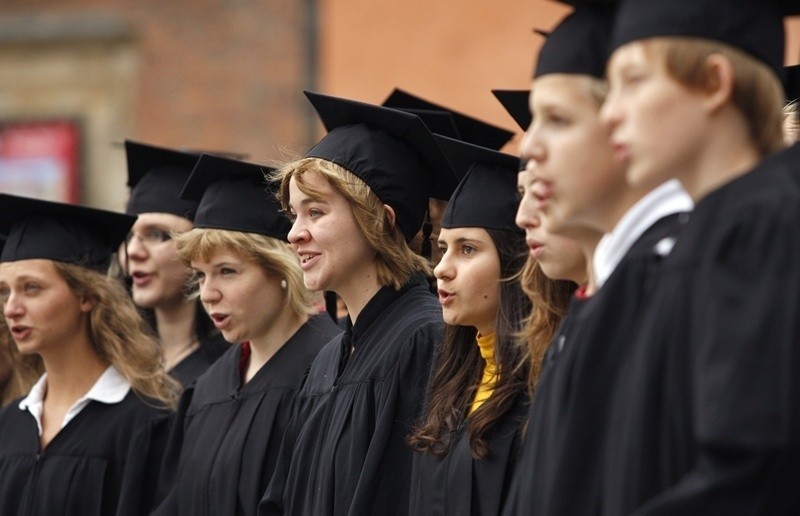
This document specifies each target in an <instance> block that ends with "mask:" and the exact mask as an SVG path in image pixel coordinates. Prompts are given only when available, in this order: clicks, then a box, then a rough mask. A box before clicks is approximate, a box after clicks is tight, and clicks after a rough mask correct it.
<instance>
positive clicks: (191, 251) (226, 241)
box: [173, 228, 317, 315]
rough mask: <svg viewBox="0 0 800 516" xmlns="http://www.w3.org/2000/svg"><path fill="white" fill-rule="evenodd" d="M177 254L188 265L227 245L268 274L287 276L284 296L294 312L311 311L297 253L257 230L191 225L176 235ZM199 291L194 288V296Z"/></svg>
mask: <svg viewBox="0 0 800 516" xmlns="http://www.w3.org/2000/svg"><path fill="white" fill-rule="evenodd" d="M173 239H174V240H175V244H176V247H177V249H178V257H179V258H180V260H181V261H183V263H185V264H186V265H187V266H190V265H191V262H192V260H203V261H208V260H209V259H211V257H212V255H213V254H214V253H215V252H217V251H219V250H220V249H227V250H230V251H231V252H232V253H234V254H235V255H236V256H239V257H240V258H242V259H244V260H250V261H252V262H255V263H257V264H258V265H260V266H261V267H262V268H263V269H264V270H266V271H267V272H269V273H271V274H276V275H278V276H280V277H281V278H282V279H285V280H286V298H287V302H288V304H289V307H290V308H291V310H292V311H293V312H294V313H295V314H296V315H310V314H314V313H316V312H317V310H316V309H315V308H314V294H313V293H312V292H311V291H309V290H308V289H307V288H306V287H305V285H304V283H303V271H302V270H301V269H300V264H299V262H298V257H297V254H295V252H294V251H293V250H292V248H291V247H290V246H289V244H288V243H286V242H284V241H282V240H279V239H277V238H272V237H269V236H266V235H260V234H257V233H245V232H243V231H232V230H226V229H211V228H194V229H192V230H190V231H187V232H185V233H181V234H179V235H175V236H174V237H173ZM197 296H198V294H197V292H196V289H195V293H194V294H193V297H197Z"/></svg>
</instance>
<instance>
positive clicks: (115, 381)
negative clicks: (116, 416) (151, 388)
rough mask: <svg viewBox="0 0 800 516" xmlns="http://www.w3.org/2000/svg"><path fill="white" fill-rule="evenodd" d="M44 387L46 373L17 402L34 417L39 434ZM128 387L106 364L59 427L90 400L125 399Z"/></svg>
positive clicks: (103, 401)
mask: <svg viewBox="0 0 800 516" xmlns="http://www.w3.org/2000/svg"><path fill="white" fill-rule="evenodd" d="M46 388H47V373H44V374H43V375H42V376H41V377H40V378H39V380H37V381H36V383H35V384H34V385H33V387H32V388H31V391H30V392H29V393H28V395H27V396H26V397H25V398H24V399H23V400H22V401H20V402H19V409H20V410H27V411H28V412H30V413H31V415H32V416H33V417H34V419H36V425H37V426H38V428H39V435H42V409H43V407H44V394H45V390H46ZM130 389H131V384H130V383H128V380H126V379H125V377H124V376H122V375H121V374H120V372H119V371H117V369H116V368H115V367H114V366H113V365H112V366H108V368H107V369H106V370H105V371H104V372H103V374H101V375H100V378H98V379H97V381H96V382H94V385H92V387H91V388H90V389H89V390H88V391H87V392H86V394H84V395H83V396H82V397H81V398H80V399H79V400H77V401H76V402H75V403H74V404H73V405H72V406H71V407H70V408H69V410H68V411H67V413H66V415H65V416H64V421H62V422H61V428H64V427H65V426H66V425H67V423H69V422H70V421H71V420H72V418H74V417H75V416H77V415H78V413H80V411H81V410H83V408H84V407H86V405H88V404H89V402H90V401H98V402H100V403H106V404H114V403H119V402H120V401H122V400H123V399H125V396H127V395H128V391H129V390H130Z"/></svg>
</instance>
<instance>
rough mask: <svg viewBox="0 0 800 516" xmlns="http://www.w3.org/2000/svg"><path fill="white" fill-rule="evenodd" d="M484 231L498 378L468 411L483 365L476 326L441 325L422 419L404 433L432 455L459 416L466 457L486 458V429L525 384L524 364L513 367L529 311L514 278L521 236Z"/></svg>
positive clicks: (448, 438) (520, 354)
mask: <svg viewBox="0 0 800 516" xmlns="http://www.w3.org/2000/svg"><path fill="white" fill-rule="evenodd" d="M486 231H487V232H488V233H489V236H490V237H491V238H492V241H493V242H494V245H495V247H496V249H497V254H498V255H499V257H500V277H501V279H500V282H501V284H500V302H499V306H498V311H497V324H496V330H495V346H494V354H495V361H496V363H497V370H498V377H499V379H498V382H497V384H496V385H495V387H494V390H493V391H492V395H491V396H490V397H489V399H488V400H486V401H485V402H484V403H483V404H482V405H481V406H480V407H479V408H478V409H476V410H475V411H474V412H472V413H469V408H470V405H471V404H472V400H473V398H474V397H475V392H476V390H477V388H478V384H479V382H480V380H481V376H482V372H483V366H484V360H483V358H481V356H480V352H479V350H478V346H477V344H476V342H475V337H476V332H477V330H476V329H475V328H474V327H472V326H453V325H449V324H446V325H445V333H444V342H443V345H442V346H441V349H440V351H439V353H438V355H437V356H436V358H435V359H434V364H435V365H434V373H433V377H432V380H431V383H430V385H429V387H428V402H427V406H426V409H425V412H424V417H423V419H422V421H421V423H420V424H419V425H418V426H417V427H416V428H414V430H413V431H412V433H411V435H409V437H408V443H409V445H410V446H411V447H412V448H413V449H414V450H416V451H420V452H425V453H431V454H433V455H435V456H437V457H442V456H444V455H446V454H447V453H448V451H449V450H450V445H451V442H452V438H453V436H454V435H455V432H456V430H457V429H458V426H459V425H460V424H461V423H462V421H464V420H465V419H466V422H467V433H468V435H469V445H470V450H471V451H472V456H473V457H475V458H476V459H482V458H485V457H488V456H489V454H490V450H489V447H488V444H487V443H486V439H485V436H486V434H487V432H488V431H489V430H490V429H491V428H492V426H493V425H494V424H495V423H496V422H497V420H498V419H499V418H500V417H501V416H502V415H503V414H505V413H506V412H507V411H508V410H509V409H510V408H511V407H512V406H513V404H514V402H515V401H516V399H517V396H518V395H519V394H520V393H524V391H525V388H526V385H527V368H525V367H520V366H519V364H520V362H521V361H524V360H525V358H524V351H523V349H522V348H520V347H519V346H518V345H517V344H516V336H517V334H518V332H519V331H520V328H521V325H522V321H523V319H524V317H525V315H526V314H527V313H528V312H529V311H530V309H531V305H530V301H529V299H528V298H527V297H526V295H525V293H524V292H523V291H522V288H521V285H520V283H519V281H518V273H519V271H520V269H521V268H522V266H523V264H524V261H525V251H526V247H525V240H524V237H523V236H522V235H521V234H520V233H515V232H511V231H503V230H496V229H487V230H486Z"/></svg>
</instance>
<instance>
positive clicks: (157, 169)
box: [125, 140, 200, 220]
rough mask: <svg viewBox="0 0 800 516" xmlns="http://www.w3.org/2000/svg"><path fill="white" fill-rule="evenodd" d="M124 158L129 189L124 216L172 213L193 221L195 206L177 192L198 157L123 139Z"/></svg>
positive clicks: (195, 204) (181, 187)
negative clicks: (129, 193) (125, 214)
mask: <svg viewBox="0 0 800 516" xmlns="http://www.w3.org/2000/svg"><path fill="white" fill-rule="evenodd" d="M125 155H126V157H127V160H128V186H129V187H130V188H131V195H130V198H129V199H128V206H127V209H126V212H127V213H129V214H131V215H138V214H140V213H171V214H173V215H177V216H179V217H184V218H187V219H189V220H192V219H193V218H194V213H195V211H196V210H197V203H196V202H193V201H188V200H182V199H180V193H181V190H182V189H183V185H184V184H185V183H186V180H187V179H188V178H189V174H190V173H191V172H192V168H193V167H194V165H195V163H197V160H198V158H199V157H200V155H199V154H195V153H189V152H183V151H177V150H172V149H165V148H161V147H156V146H153V145H147V144H144V143H138V142H133V141H130V140H125Z"/></svg>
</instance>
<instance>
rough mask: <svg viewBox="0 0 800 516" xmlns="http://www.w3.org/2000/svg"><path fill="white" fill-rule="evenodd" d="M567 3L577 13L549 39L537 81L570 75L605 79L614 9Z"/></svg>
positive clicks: (538, 63) (538, 65)
mask: <svg viewBox="0 0 800 516" xmlns="http://www.w3.org/2000/svg"><path fill="white" fill-rule="evenodd" d="M564 3H567V4H570V5H575V10H574V11H573V12H572V13H571V14H569V15H568V16H567V17H566V18H564V20H562V21H561V23H559V24H558V26H556V28H554V29H553V30H552V31H550V33H549V34H548V35H547V38H546V39H545V42H544V45H542V48H541V50H540V51H539V57H538V58H537V60H536V68H535V70H534V72H533V77H534V78H537V77H541V76H543V75H547V74H550V73H567V74H579V75H591V76H592V77H597V78H603V76H604V73H605V67H606V61H607V60H608V47H609V43H610V41H611V30H612V26H613V23H614V6H613V5H605V4H599V3H593V2H564Z"/></svg>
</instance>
